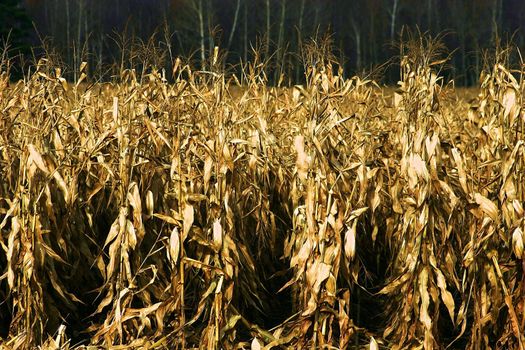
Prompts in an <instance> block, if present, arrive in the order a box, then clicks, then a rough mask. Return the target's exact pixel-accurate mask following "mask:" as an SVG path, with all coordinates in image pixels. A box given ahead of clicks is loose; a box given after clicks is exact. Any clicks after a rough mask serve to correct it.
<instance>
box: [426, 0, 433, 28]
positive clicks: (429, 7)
mask: <svg viewBox="0 0 525 350" xmlns="http://www.w3.org/2000/svg"><path fill="white" fill-rule="evenodd" d="M427 20H428V22H427V27H428V30H432V0H427Z"/></svg>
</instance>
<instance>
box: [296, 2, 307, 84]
mask: <svg viewBox="0 0 525 350" xmlns="http://www.w3.org/2000/svg"><path fill="white" fill-rule="evenodd" d="M304 3H305V0H301V7H300V8H299V25H298V27H297V53H298V54H300V53H301V46H302V44H303V43H302V41H303V38H302V35H303V17H304ZM295 67H296V68H295V81H296V82H299V78H300V77H299V76H300V75H301V65H300V64H296V65H295Z"/></svg>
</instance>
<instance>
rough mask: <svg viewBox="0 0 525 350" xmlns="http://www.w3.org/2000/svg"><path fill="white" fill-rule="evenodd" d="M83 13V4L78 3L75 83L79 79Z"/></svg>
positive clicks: (80, 1) (81, 2) (80, 0)
mask: <svg viewBox="0 0 525 350" xmlns="http://www.w3.org/2000/svg"><path fill="white" fill-rule="evenodd" d="M83 12H84V2H83V1H82V0H79V1H78V23H77V40H76V41H77V43H76V48H77V51H76V58H75V68H74V71H75V81H76V80H77V79H78V78H79V75H78V74H77V69H78V67H80V62H81V60H82V43H81V42H82V16H83V15H84V14H83Z"/></svg>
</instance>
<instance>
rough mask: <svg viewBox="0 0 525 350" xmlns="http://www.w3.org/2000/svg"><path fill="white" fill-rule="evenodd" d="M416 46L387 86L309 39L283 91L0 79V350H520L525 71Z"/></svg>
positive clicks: (198, 78) (127, 80)
mask: <svg viewBox="0 0 525 350" xmlns="http://www.w3.org/2000/svg"><path fill="white" fill-rule="evenodd" d="M419 43H420V44H419V45H414V44H412V45H407V46H406V48H402V53H403V55H404V56H402V59H401V62H400V70H401V82H400V86H399V87H398V88H397V89H396V90H395V91H393V90H392V89H382V88H379V87H378V86H377V85H376V84H375V83H374V82H373V81H366V80H361V79H359V78H357V77H356V78H352V79H343V78H341V76H340V75H339V72H338V70H337V67H336V66H335V64H334V62H331V61H330V60H329V58H328V57H330V56H329V55H328V54H327V53H326V52H325V49H326V48H325V47H324V46H323V45H321V44H319V43H316V42H315V41H313V42H311V43H310V46H309V50H306V51H305V52H306V53H307V54H306V55H305V57H304V60H305V64H306V66H307V74H306V80H307V83H306V84H305V85H304V86H302V87H296V88H292V89H276V88H272V87H270V86H269V85H268V84H267V80H266V77H265V74H264V65H263V64H262V63H261V62H254V63H252V64H250V65H248V66H246V69H245V74H244V76H242V77H239V79H238V81H239V82H240V83H241V85H242V88H235V89H233V90H234V92H232V91H233V90H232V88H231V87H230V84H233V82H234V80H226V78H225V76H224V75H222V74H221V73H220V71H219V70H217V71H213V69H212V71H213V74H209V73H201V72H198V71H197V72H196V71H191V69H190V67H188V66H185V65H184V64H183V63H181V62H178V63H177V64H176V65H175V69H174V71H173V76H174V79H175V82H174V83H173V84H168V83H167V82H166V81H165V80H164V79H163V77H162V75H161V74H159V73H158V72H156V71H155V70H154V69H152V70H151V73H149V74H147V75H145V76H143V77H138V76H136V75H135V72H134V71H131V70H125V71H123V72H122V74H121V77H120V80H119V82H117V83H114V84H111V85H104V86H103V87H101V86H100V85H97V86H94V87H90V86H89V85H82V86H81V84H83V83H82V82H75V83H71V82H67V81H66V80H65V79H63V78H62V77H61V75H60V70H59V69H58V68H57V67H51V66H49V65H48V64H46V61H45V60H43V61H41V64H40V65H39V67H38V70H37V71H36V72H35V73H34V74H32V75H31V77H29V78H28V79H27V80H26V81H24V82H19V83H12V82H11V83H10V82H9V81H8V75H7V74H6V73H5V72H4V73H2V76H1V79H0V111H1V114H0V179H1V182H0V244H1V248H2V249H0V268H1V270H0V332H1V333H0V348H6V349H23V348H30V347H34V346H40V347H42V348H43V349H58V348H61V349H68V348H75V347H77V346H87V345H89V344H92V345H94V346H101V347H114V348H116V349H125V348H144V349H163V348H170V349H184V348H186V349H189V348H200V349H241V348H245V349H254V350H257V349H270V348H283V349H285V348H290V349H305V348H310V349H333V348H338V349H346V348H352V347H355V348H369V349H382V348H392V349H401V348H425V349H435V348H446V347H448V348H451V349H453V348H469V349H485V348H489V347H490V348H502V349H523V348H524V342H525V338H524V334H523V333H524V331H523V330H524V329H525V310H524V308H525V305H524V303H525V275H524V268H525V263H524V257H525V255H524V253H523V241H524V239H525V237H524V233H523V232H524V230H525V211H524V209H523V206H524V197H525V188H524V187H525V180H524V178H523V177H524V169H525V159H524V150H525V144H524V136H525V135H524V131H525V130H524V124H525V109H524V93H525V82H524V80H523V78H524V77H525V76H524V74H523V71H520V70H517V71H513V73H512V74H511V73H510V69H511V67H508V65H507V60H506V58H507V54H508V51H501V52H499V53H498V54H497V55H495V58H494V61H493V62H488V64H487V67H488V68H487V70H486V71H485V72H484V73H483V76H482V78H481V84H480V86H479V87H478V88H476V90H468V91H464V90H451V89H450V88H449V87H448V86H449V85H447V86H444V85H445V84H444V82H443V81H442V80H441V78H440V77H438V76H437V75H436V74H435V73H434V72H435V71H437V68H438V65H439V64H441V63H442V62H440V61H439V57H435V56H434V51H433V49H434V46H433V45H434V43H433V42H432V41H431V40H426V39H425V40H421V41H420V42H419ZM212 63H213V62H212ZM218 66H220V65H218ZM83 69H84V68H81V70H83ZM80 86H81V87H80ZM472 99H473V100H472ZM471 100H472V101H471ZM469 101H470V102H469ZM86 348H90V347H86ZM94 348H95V347H91V348H90V349H94Z"/></svg>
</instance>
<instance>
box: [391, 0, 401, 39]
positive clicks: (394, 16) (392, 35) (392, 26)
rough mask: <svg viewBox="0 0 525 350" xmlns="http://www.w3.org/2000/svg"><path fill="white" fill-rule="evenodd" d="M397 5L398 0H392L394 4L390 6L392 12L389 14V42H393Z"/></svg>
mask: <svg viewBox="0 0 525 350" xmlns="http://www.w3.org/2000/svg"><path fill="white" fill-rule="evenodd" d="M398 3H399V0H394V3H393V5H392V12H391V13H390V42H394V34H395V31H396V18H397V6H398Z"/></svg>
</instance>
